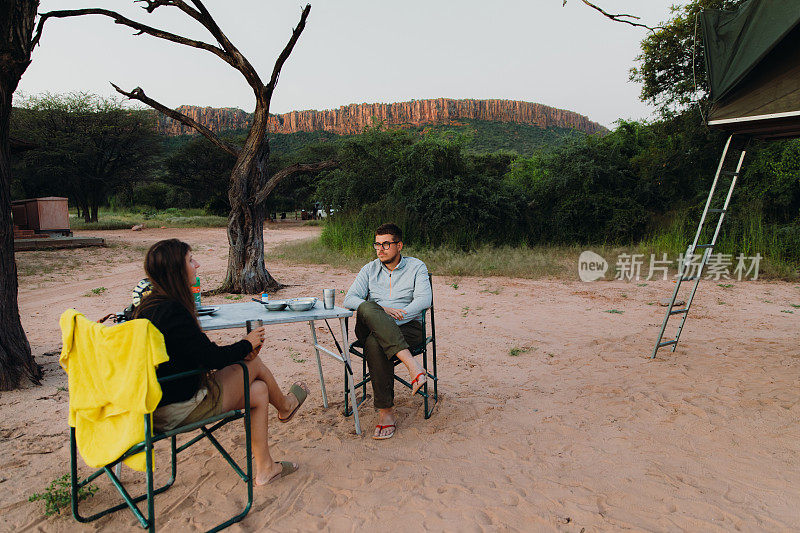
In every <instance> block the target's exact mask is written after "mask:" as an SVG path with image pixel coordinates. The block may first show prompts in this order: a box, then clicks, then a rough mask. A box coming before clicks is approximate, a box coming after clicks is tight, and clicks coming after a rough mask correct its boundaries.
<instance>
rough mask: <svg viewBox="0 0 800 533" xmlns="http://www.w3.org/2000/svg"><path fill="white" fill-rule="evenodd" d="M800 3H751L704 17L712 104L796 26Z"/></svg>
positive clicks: (776, 0) (789, 0)
mask: <svg viewBox="0 0 800 533" xmlns="http://www.w3.org/2000/svg"><path fill="white" fill-rule="evenodd" d="M798 24H800V0H749V1H748V2H745V3H744V4H742V5H741V6H740V7H739V9H738V10H736V11H722V10H712V9H708V10H705V11H703V13H702V25H703V35H704V36H705V55H706V72H707V73H708V80H709V85H710V86H711V100H712V101H713V102H716V101H718V100H720V99H721V98H724V97H725V96H726V95H728V93H730V92H731V91H732V90H733V89H734V88H735V87H736V86H737V85H738V84H739V83H740V82H741V81H742V80H743V79H744V78H745V76H747V74H749V73H750V72H751V71H752V70H753V68H755V66H756V65H758V64H759V63H760V62H761V61H762V60H763V59H764V58H765V57H766V56H767V54H769V53H770V52H771V51H772V50H773V49H774V48H775V47H776V46H777V45H778V44H779V43H780V42H781V41H782V40H783V39H784V38H785V37H786V36H787V35H788V34H789V33H790V32H791V31H792V30H793V29H794V28H795V27H796V26H798Z"/></svg>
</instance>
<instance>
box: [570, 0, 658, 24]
mask: <svg viewBox="0 0 800 533" xmlns="http://www.w3.org/2000/svg"><path fill="white" fill-rule="evenodd" d="M581 2H583V3H584V4H586V5H587V6H589V7H591V8H592V9H594V10H595V11H598V12H600V14H602V15H603V16H604V17H606V18H608V19H611V20H613V21H614V22H621V23H623V24H630V25H631V26H634V27H637V28H645V29H647V30H650V31H656V30H658V29H661V27H660V26H648V25H647V24H642V23H641V22H637V21H639V20H642V17H638V16H636V15H628V14H625V13H618V14H613V13H609V12H608V11H606V10H604V9H603V8H601V7H600V6H598V5H596V4H593V3H591V2H589V1H588V0H581ZM565 5H567V0H562V4H561V7H564V6H565Z"/></svg>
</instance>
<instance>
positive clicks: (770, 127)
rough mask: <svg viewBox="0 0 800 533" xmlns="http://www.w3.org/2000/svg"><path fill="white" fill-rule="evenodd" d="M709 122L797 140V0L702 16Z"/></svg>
mask: <svg viewBox="0 0 800 533" xmlns="http://www.w3.org/2000/svg"><path fill="white" fill-rule="evenodd" d="M701 20H702V27H703V37H704V42H705V56H706V57H705V59H706V71H707V72H708V81H709V85H710V87H711V102H712V109H711V113H710V115H709V118H708V124H709V126H712V127H718V128H721V129H724V130H727V131H729V132H730V133H738V134H746V135H752V136H755V137H761V138H768V139H769V138H772V139H775V138H786V137H800V0H749V1H748V2H745V3H744V4H742V5H741V6H740V7H739V9H738V10H736V11H721V10H706V11H703V13H702V15H701Z"/></svg>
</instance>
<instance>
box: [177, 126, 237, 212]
mask: <svg viewBox="0 0 800 533" xmlns="http://www.w3.org/2000/svg"><path fill="white" fill-rule="evenodd" d="M234 163H236V158H234V157H233V156H232V155H231V154H229V153H228V152H224V151H222V150H220V149H219V148H217V147H216V146H214V145H213V144H211V142H210V141H209V140H208V139H206V138H204V137H199V136H198V137H197V138H196V139H193V140H192V141H190V142H189V143H187V144H186V145H184V146H182V147H181V148H178V149H177V150H175V151H174V152H173V153H172V154H171V155H170V156H169V157H168V158H167V160H166V168H167V174H166V176H165V177H164V180H165V181H166V182H167V183H169V184H171V185H175V186H177V187H180V189H181V190H182V191H183V192H184V193H185V194H186V195H187V196H188V197H189V206H190V207H205V208H206V209H208V210H209V211H211V212H212V213H214V214H218V215H219V214H228V213H229V212H230V209H231V207H230V203H229V202H228V193H227V191H228V181H229V179H230V175H231V170H233V165H234Z"/></svg>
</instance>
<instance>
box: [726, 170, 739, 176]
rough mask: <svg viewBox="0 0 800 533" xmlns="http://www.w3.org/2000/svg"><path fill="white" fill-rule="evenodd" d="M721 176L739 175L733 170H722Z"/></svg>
mask: <svg viewBox="0 0 800 533" xmlns="http://www.w3.org/2000/svg"><path fill="white" fill-rule="evenodd" d="M722 174H724V175H726V176H738V175H739V173H738V172H736V171H735V170H723V171H722Z"/></svg>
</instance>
